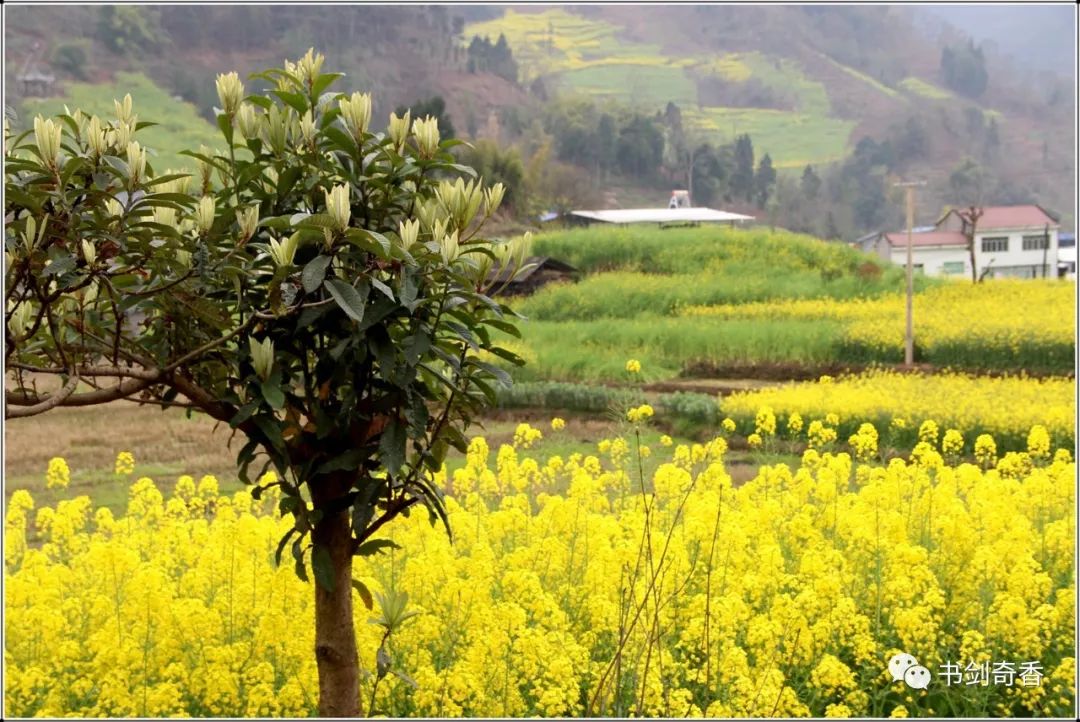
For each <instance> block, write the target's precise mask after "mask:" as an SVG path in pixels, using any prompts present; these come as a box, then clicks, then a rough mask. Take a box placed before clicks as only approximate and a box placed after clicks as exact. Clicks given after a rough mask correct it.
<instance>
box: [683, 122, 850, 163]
mask: <svg viewBox="0 0 1080 722" xmlns="http://www.w3.org/2000/svg"><path fill="white" fill-rule="evenodd" d="M683 122H684V123H686V124H687V125H689V126H690V127H693V128H696V129H697V130H699V131H700V132H703V133H707V134H709V135H711V136H712V137H713V139H714V141H716V142H730V141H732V140H734V139H735V137H736V136H738V135H742V134H744V133H749V134H750V137H751V138H752V139H753V141H754V152H755V154H756V155H757V156H758V157H760V156H762V155H764V154H765V153H768V154H769V155H770V156H771V157H772V161H773V165H774V166H776V167H777V168H802V167H804V166H806V165H807V164H813V165H820V164H825V163H833V162H836V161H838V160H841V159H842V158H844V156H845V155H846V154H847V150H848V139H849V138H850V136H851V132H852V131H853V130H854V129H855V125H856V124H855V121H852V120H841V119H839V118H830V117H828V116H825V115H815V114H812V113H800V112H792V111H786V110H772V109H768V108H702V109H699V110H688V111H685V112H684V113H683Z"/></svg>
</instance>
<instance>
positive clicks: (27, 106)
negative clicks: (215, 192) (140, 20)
mask: <svg viewBox="0 0 1080 722" xmlns="http://www.w3.org/2000/svg"><path fill="white" fill-rule="evenodd" d="M127 93H131V99H132V105H133V107H134V112H135V114H136V115H137V116H138V118H139V120H140V121H150V122H153V123H157V124H158V125H155V126H153V127H150V128H145V129H143V130H140V131H139V132H138V134H137V135H136V139H137V140H139V142H141V143H142V144H143V145H144V146H146V147H147V148H148V149H149V151H150V159H149V160H150V164H151V165H152V166H153V167H154V170H155V171H156V172H157V173H161V172H163V171H164V170H165V169H167V168H176V169H179V168H188V169H189V170H194V169H195V159H194V158H189V157H186V156H181V155H180V154H179V153H180V151H182V150H197V149H198V147H199V146H200V145H201V144H205V145H207V146H209V147H211V148H213V147H224V145H225V140H224V138H223V137H222V135H221V131H219V130H218V129H217V128H215V127H214V126H213V125H211V124H210V123H208V122H207V121H206V120H204V119H203V118H202V117H201V116H200V115H199V112H198V109H196V107H195V106H194V105H192V104H191V103H186V102H184V101H182V100H176V99H175V98H173V96H172V95H171V94H170V93H169V92H168V91H167V90H165V89H164V88H162V87H160V86H158V85H157V84H155V83H154V81H153V80H151V79H150V78H148V77H146V76H145V75H143V74H142V73H127V72H120V73H117V74H116V79H115V80H114V81H113V82H112V83H104V84H94V83H70V84H68V85H66V86H65V92H64V96H63V97H62V98H48V99H37V98H31V99H27V100H26V101H24V117H23V119H22V125H24V126H25V127H27V128H29V127H32V126H33V118H34V116H35V115H37V114H38V113H40V114H42V115H45V116H49V115H57V114H61V113H63V112H64V105H65V104H67V106H68V107H69V108H70V109H71V110H72V111H74V110H75V109H76V108H81V109H82V111H83V112H84V113H88V114H90V115H97V116H100V117H101V118H102V119H110V120H111V119H113V118H115V114H116V111H115V109H114V107H113V100H114V99H116V100H122V99H123V97H124V95H125V94H127Z"/></svg>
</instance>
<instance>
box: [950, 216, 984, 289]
mask: <svg viewBox="0 0 1080 722" xmlns="http://www.w3.org/2000/svg"><path fill="white" fill-rule="evenodd" d="M956 213H957V215H959V216H960V221H961V232H962V233H963V234H964V240H965V242H966V243H967V249H968V255H969V257H970V258H971V282H972V283H978V282H980V281H981V280H982V278H981V277H979V275H978V271H977V270H976V268H975V231H976V230H977V229H978V226H979V219H980V218H982V215H983V209H982V207H980V206H977V205H969V206H967V207H966V208H961V209H959V210H958V211H957V212H956ZM983 275H984V276H985V275H986V273H985V272H984V273H983Z"/></svg>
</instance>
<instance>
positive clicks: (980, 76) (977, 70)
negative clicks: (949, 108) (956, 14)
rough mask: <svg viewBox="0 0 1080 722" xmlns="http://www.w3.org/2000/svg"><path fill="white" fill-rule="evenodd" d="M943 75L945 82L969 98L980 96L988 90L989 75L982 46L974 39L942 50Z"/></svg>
mask: <svg viewBox="0 0 1080 722" xmlns="http://www.w3.org/2000/svg"><path fill="white" fill-rule="evenodd" d="M941 75H942V79H943V80H944V81H945V84H946V85H947V86H948V87H949V88H951V89H952V90H955V91H956V92H958V93H960V94H961V95H966V96H967V97H969V98H978V97H980V96H981V95H982V94H983V93H984V92H985V91H986V85H987V81H988V80H989V76H988V74H987V72H986V59H985V58H984V57H983V51H982V48H981V47H977V46H976V45H975V43H974V41H970V40H969V41H968V43H967V44H966V45H960V46H957V47H953V46H947V47H946V48H945V49H944V50H942V51H941Z"/></svg>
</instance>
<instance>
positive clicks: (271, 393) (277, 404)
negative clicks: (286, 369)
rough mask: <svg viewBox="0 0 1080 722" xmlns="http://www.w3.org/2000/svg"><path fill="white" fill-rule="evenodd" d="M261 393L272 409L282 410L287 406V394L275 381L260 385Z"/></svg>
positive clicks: (264, 382)
mask: <svg viewBox="0 0 1080 722" xmlns="http://www.w3.org/2000/svg"><path fill="white" fill-rule="evenodd" d="M259 391H261V392H262V397H263V398H264V399H266V403H268V404H270V408H273V409H280V408H282V407H284V406H285V392H284V391H282V390H281V387H280V386H278V384H277V383H276V382H274V381H263V382H261V383H260V384H259Z"/></svg>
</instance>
